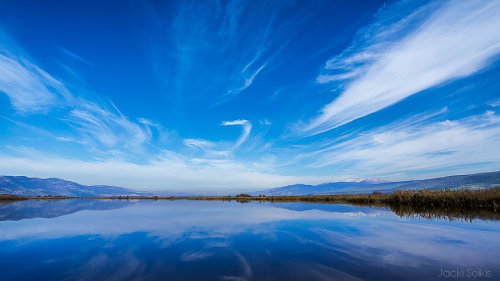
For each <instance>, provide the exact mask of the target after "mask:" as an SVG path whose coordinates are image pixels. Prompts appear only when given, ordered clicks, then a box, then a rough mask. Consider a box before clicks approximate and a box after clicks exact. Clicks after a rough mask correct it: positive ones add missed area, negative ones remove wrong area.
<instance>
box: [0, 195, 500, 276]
mask: <svg viewBox="0 0 500 281" xmlns="http://www.w3.org/2000/svg"><path fill="white" fill-rule="evenodd" d="M499 234H500V221H498V220H481V219H473V220H463V219H456V220H452V221H450V220H448V219H428V218H422V217H418V216H411V217H400V216H398V215H396V214H395V213H393V212H392V211H390V210H389V209H387V208H382V207H360V206H351V205H342V204H312V203H271V202H248V203H239V202H234V201H233V202H224V201H189V200H179V201H167V200H158V201H150V200H91V199H67V200H29V201H18V202H10V203H2V204H0V272H1V275H0V280H37V281H39V280H183V281H185V280H500V235H499Z"/></svg>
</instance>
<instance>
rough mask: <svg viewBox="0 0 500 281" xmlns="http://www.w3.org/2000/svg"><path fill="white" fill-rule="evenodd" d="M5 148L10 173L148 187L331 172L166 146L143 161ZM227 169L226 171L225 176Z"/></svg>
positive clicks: (242, 184) (2, 161)
mask: <svg viewBox="0 0 500 281" xmlns="http://www.w3.org/2000/svg"><path fill="white" fill-rule="evenodd" d="M17 154H18V155H16V156H12V155H6V154H4V153H0V171H2V173H4V174H9V175H30V176H38V177H50V176H53V175H57V176H58V177H62V178H64V179H67V180H73V181H76V182H80V183H83V184H108V185H118V186H124V187H129V188H132V189H142V190H183V191H196V192H203V191H212V192H213V191H226V192H227V191H228V190H232V191H235V190H259V189H267V188H269V187H276V186H283V185H288V184H294V183H296V182H302V181H307V182H313V183H320V182H324V181H327V179H326V178H325V177H314V176H311V177H303V176H285V175H279V174H276V173H274V172H273V171H272V170H270V169H269V166H266V167H265V168H263V167H262V166H254V165H252V164H251V163H246V162H244V161H237V160H233V159H210V158H193V157H188V156H184V155H182V154H179V153H175V152H173V151H167V150H164V151H162V152H161V153H159V154H156V155H153V156H144V157H143V158H144V159H143V162H144V163H142V164H137V163H132V162H130V161H126V160H123V159H119V158H110V157H108V158H105V159H99V160H88V161H84V160H77V159H70V158H65V157H60V156H57V155H50V154H44V153H39V152H36V151H31V150H29V151H18V153H17ZM221 175H224V176H221Z"/></svg>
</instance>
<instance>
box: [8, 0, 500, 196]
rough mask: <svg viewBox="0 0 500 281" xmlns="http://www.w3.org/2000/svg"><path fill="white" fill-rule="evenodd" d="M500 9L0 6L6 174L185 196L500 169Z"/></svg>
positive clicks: (485, 5)
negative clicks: (175, 193) (182, 192)
mask: <svg viewBox="0 0 500 281" xmlns="http://www.w3.org/2000/svg"><path fill="white" fill-rule="evenodd" d="M499 15H500V1H486V0H478V1H467V0H455V1H446V0H444V1H443V0H439V1H418V0H412V1H373V0H369V1H368V0H367V1H361V0H355V1H326V0H325V1H288V0H279V1H278V0H276V1H274V0H269V1H250V0H248V1H246V0H229V1H216V0H214V1H211V0H204V1H188V0H182V1H180V0H179V1H149V0H128V1H83V0H75V1H62V2H61V1H55V0H53V1H51V0H44V1H39V0H32V1H29V0H4V1H2V2H1V3H0V132H1V133H0V174H1V175H23V176H31V177H43V178H47V177H58V178H64V179H67V180H72V181H76V182H79V183H82V184H88V185H97V184H99V185H115V186H123V187H128V188H132V189H136V190H172V191H188V192H193V191H195V192H201V191H206V192H225V191H253V190H263V189H267V188H273V187H278V186H284V185H289V184H297V183H305V184H319V183H323V182H330V181H342V180H349V179H353V178H380V179H384V180H406V179H423V178H432V177H439V176H447V175H453V174H466V173H477V172H487V171H497V170H500V149H498V147H500V116H499V112H498V111H499V109H500V80H499V79H498V77H500V62H499V57H500V16H499Z"/></svg>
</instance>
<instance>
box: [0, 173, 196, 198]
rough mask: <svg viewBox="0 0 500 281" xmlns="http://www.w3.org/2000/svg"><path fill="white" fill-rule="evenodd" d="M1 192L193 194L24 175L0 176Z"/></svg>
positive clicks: (32, 193) (40, 193) (25, 193)
mask: <svg viewBox="0 0 500 281" xmlns="http://www.w3.org/2000/svg"><path fill="white" fill-rule="evenodd" d="M0 194H10V195H17V196H49V195H53V196H68V197H104V196H154V195H158V196H192V195H191V194H189V193H185V192H168V191H161V192H138V191H133V190H129V189H126V188H123V187H117V186H106V185H94V186H88V185H82V184H78V183H75V182H72V181H67V180H63V179H58V178H48V179H40V178H30V177H23V176H0Z"/></svg>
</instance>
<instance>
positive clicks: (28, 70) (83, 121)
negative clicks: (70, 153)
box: [0, 30, 164, 148]
mask: <svg viewBox="0 0 500 281" xmlns="http://www.w3.org/2000/svg"><path fill="white" fill-rule="evenodd" d="M63 51H65V52H66V53H67V54H69V55H70V53H69V51H67V50H65V49H63ZM75 56H76V55H75ZM0 73H1V75H0V92H3V93H5V94H6V95H7V96H8V97H9V99H10V101H11V104H12V106H13V108H14V109H15V110H16V111H18V112H20V113H24V114H28V113H29V114H40V113H42V114H45V113H49V111H51V112H50V114H49V115H50V116H51V117H55V119H58V120H64V121H66V122H68V123H69V124H71V125H72V126H73V127H74V128H75V129H76V133H77V134H78V135H79V138H80V139H79V140H76V138H71V137H67V136H59V137H58V138H57V139H59V140H63V139H64V140H65V141H70V140H76V142H78V143H82V140H81V139H82V138H83V139H85V143H96V144H99V145H104V146H105V147H106V148H110V147H114V146H123V147H127V148H137V147H139V146H140V145H142V144H144V143H145V142H147V141H149V140H150V139H151V134H152V132H151V129H150V127H155V128H157V129H158V131H160V133H164V130H163V129H162V128H161V126H159V125H158V124H156V123H154V122H152V121H150V120H147V119H144V118H139V119H138V122H133V121H130V119H129V118H127V117H126V116H124V115H123V114H122V113H121V112H120V111H119V110H118V108H117V107H116V106H115V105H114V104H113V103H112V102H111V101H110V102H109V105H108V104H106V103H99V102H95V101H90V100H88V99H86V98H84V97H80V96H76V95H74V94H73V93H72V92H70V90H68V88H67V87H66V86H65V84H64V82H63V81H61V80H58V79H56V78H54V77H53V76H52V75H51V74H49V73H47V72H46V71H44V70H42V69H41V68H40V67H39V66H37V65H36V64H35V63H33V62H32V61H30V60H29V59H27V55H26V54H25V53H24V51H23V50H22V49H21V48H20V47H18V46H17V44H16V43H15V42H14V41H13V40H12V39H10V38H9V37H8V36H7V35H6V34H5V33H4V32H3V31H2V30H0ZM56 109H57V110H56Z"/></svg>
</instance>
